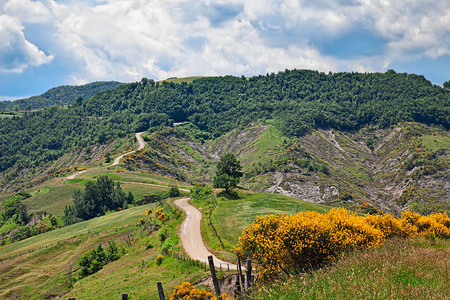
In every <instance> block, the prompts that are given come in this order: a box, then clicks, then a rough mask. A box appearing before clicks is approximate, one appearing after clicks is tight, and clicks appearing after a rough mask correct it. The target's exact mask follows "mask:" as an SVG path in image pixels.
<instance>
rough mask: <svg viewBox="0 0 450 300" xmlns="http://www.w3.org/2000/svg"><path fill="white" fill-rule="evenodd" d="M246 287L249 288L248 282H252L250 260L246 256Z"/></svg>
mask: <svg viewBox="0 0 450 300" xmlns="http://www.w3.org/2000/svg"><path fill="white" fill-rule="evenodd" d="M246 273H247V274H246V275H247V289H248V288H250V283H251V282H252V260H251V259H250V258H247V271H246Z"/></svg>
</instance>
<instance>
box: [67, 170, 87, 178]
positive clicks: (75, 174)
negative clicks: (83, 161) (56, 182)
mask: <svg viewBox="0 0 450 300" xmlns="http://www.w3.org/2000/svg"><path fill="white" fill-rule="evenodd" d="M86 171H87V170H83V171H79V172H76V173H74V174H72V175H69V176H67V179H74V178H75V177H77V176H78V175H80V174H81V173H84V172H86Z"/></svg>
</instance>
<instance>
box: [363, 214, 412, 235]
mask: <svg viewBox="0 0 450 300" xmlns="http://www.w3.org/2000/svg"><path fill="white" fill-rule="evenodd" d="M408 213H410V212H408ZM408 213H407V214H406V215H409V216H411V217H413V215H412V214H413V213H411V214H408ZM406 215H405V216H406ZM413 218H414V217H413ZM364 220H365V221H366V222H367V223H368V224H369V225H371V226H373V227H375V228H377V229H379V230H381V232H382V233H383V237H384V238H390V237H393V236H402V237H408V236H409V237H412V236H415V235H416V234H417V227H415V226H414V223H411V222H409V221H407V220H408V219H407V218H405V219H398V218H395V217H393V216H392V215H390V214H378V215H367V216H366V217H365V218H364Z"/></svg>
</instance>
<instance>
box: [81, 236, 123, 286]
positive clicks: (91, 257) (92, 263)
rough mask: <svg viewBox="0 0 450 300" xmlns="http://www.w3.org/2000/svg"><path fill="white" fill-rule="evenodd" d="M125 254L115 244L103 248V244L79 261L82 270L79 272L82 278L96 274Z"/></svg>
mask: <svg viewBox="0 0 450 300" xmlns="http://www.w3.org/2000/svg"><path fill="white" fill-rule="evenodd" d="M122 254H123V251H122V250H121V249H119V247H118V246H117V244H116V243H115V242H109V243H108V246H107V247H106V251H105V248H103V246H102V245H101V244H98V246H97V247H96V248H95V249H93V250H91V251H89V252H87V253H85V254H84V255H83V256H82V257H81V258H80V259H79V261H78V264H79V265H80V267H81V269H80V271H79V276H80V278H83V277H86V276H88V275H91V274H94V273H96V272H98V271H99V270H101V268H102V267H103V266H104V265H106V264H108V263H110V262H112V261H115V260H118V259H119V258H120V257H121V256H122Z"/></svg>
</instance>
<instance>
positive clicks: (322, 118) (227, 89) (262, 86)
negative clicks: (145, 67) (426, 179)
mask: <svg viewBox="0 0 450 300" xmlns="http://www.w3.org/2000/svg"><path fill="white" fill-rule="evenodd" d="M449 100H450V89H449V88H448V85H447V87H445V88H442V87H440V86H437V85H433V84H431V83H430V82H429V81H428V80H426V79H425V77H423V76H421V75H415V74H406V73H396V72H395V71H393V70H389V71H387V72H385V73H329V74H325V73H320V72H316V71H308V70H285V71H283V72H279V73H277V74H275V73H271V74H266V75H260V76H254V77H250V78H246V77H243V76H242V77H234V76H225V77H205V78H201V79H197V80H194V81H193V82H192V83H189V84H188V83H173V82H166V81H164V82H162V83H160V82H154V81H153V80H149V79H146V78H143V79H142V80H141V81H140V82H135V83H130V84H122V85H119V86H118V87H117V88H115V89H114V90H108V91H103V92H99V93H97V94H95V96H93V97H92V98H89V99H82V98H77V100H76V101H73V102H71V104H69V105H67V106H60V105H56V106H51V107H48V108H45V109H43V110H40V111H35V112H25V113H24V115H23V116H21V117H19V116H14V117H12V118H8V119H0V154H1V155H0V172H4V171H5V170H8V169H10V168H16V169H18V170H20V169H33V168H38V167H39V166H40V165H42V164H45V163H47V162H51V161H54V160H56V159H58V158H60V157H61V156H62V155H64V154H65V153H68V152H70V151H72V150H73V149H75V148H76V147H87V148H89V147H91V146H93V145H98V144H105V143H108V142H110V141H112V140H113V139H115V138H119V137H124V136H125V135H127V134H129V133H133V132H136V131H143V130H147V129H149V128H152V127H159V126H170V125H171V124H173V123H174V122H185V121H188V122H190V123H192V124H193V125H195V126H196V127H197V128H198V129H199V130H201V131H202V133H203V134H202V138H204V139H209V138H217V137H219V136H221V135H222V134H224V133H226V132H228V131H230V130H232V129H234V128H236V127H240V126H245V125H248V124H249V123H251V122H252V121H255V120H262V121H264V120H269V119H271V120H274V124H275V125H276V126H277V127H278V128H279V129H280V130H281V131H282V133H283V134H285V135H286V136H289V137H295V136H302V135H304V134H305V133H308V132H310V131H311V130H313V129H316V128H335V129H339V130H348V131H351V130H358V129H360V128H362V127H366V126H371V127H374V128H386V127H390V126H392V125H395V124H398V123H399V122H404V121H415V122H420V123H424V124H427V125H434V126H439V127H442V128H444V129H446V130H448V129H449V128H450V122H449V118H450V117H449V116H450V101H449Z"/></svg>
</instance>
